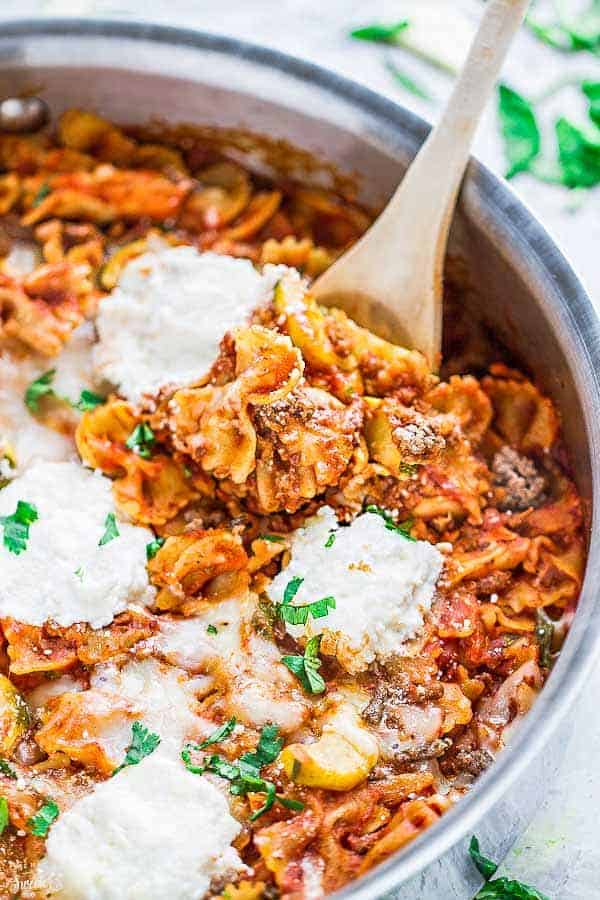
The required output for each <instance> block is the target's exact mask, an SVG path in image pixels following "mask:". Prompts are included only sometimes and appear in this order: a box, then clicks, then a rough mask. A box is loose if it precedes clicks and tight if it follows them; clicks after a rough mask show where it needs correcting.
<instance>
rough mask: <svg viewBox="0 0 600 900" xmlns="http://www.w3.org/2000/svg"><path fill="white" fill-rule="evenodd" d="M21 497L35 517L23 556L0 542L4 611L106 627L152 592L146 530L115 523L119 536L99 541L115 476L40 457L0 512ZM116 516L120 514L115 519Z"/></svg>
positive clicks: (38, 620) (7, 491)
mask: <svg viewBox="0 0 600 900" xmlns="http://www.w3.org/2000/svg"><path fill="white" fill-rule="evenodd" d="M19 500H22V501H24V502H26V503H30V504H33V505H34V506H35V507H36V509H37V513H38V518H37V520H36V521H35V522H33V524H32V525H30V527H29V538H28V540H27V548H26V550H25V551H23V552H22V553H20V554H19V555H15V554H14V553H12V552H10V551H9V549H8V548H7V547H6V546H5V545H4V543H2V544H0V571H1V572H2V578H1V579H0V615H1V616H11V617H13V618H15V619H19V620H20V621H22V622H28V623H30V624H32V625H42V624H43V623H44V622H45V621H47V620H48V619H52V620H54V621H55V622H57V623H58V624H59V625H61V626H63V627H64V626H68V625H73V624H74V623H75V622H87V623H89V624H90V625H91V626H92V627H93V628H100V627H102V626H103V625H108V624H109V623H110V622H111V621H112V619H113V617H114V616H115V615H116V614H117V613H119V612H123V610H124V609H125V608H126V607H127V605H128V604H129V603H130V602H134V601H137V602H139V603H143V604H144V603H149V602H151V601H152V599H153V597H154V593H155V592H154V589H153V588H152V587H150V585H149V581H148V573H147V570H146V544H148V543H149V542H150V541H151V540H152V539H153V535H152V533H151V532H150V531H149V530H148V529H147V528H141V527H138V526H137V525H129V524H128V523H126V522H121V521H118V522H117V527H118V530H119V536H118V537H116V538H115V539H114V540H111V541H109V542H108V543H106V544H104V545H103V546H99V543H98V542H99V541H100V539H101V538H102V536H103V534H104V532H105V528H106V520H107V516H108V515H109V513H113V514H114V512H115V510H114V506H113V501H112V488H111V482H110V480H109V479H108V478H105V477H104V476H103V475H100V474H99V473H98V472H91V471H89V470H88V469H84V468H83V467H82V466H81V465H79V464H78V463H75V462H62V463H60V462H59V463H51V462H38V463H35V464H34V465H32V466H31V468H29V469H27V471H26V472H25V473H24V474H23V475H21V476H19V477H17V478H15V479H13V480H12V481H11V482H10V483H9V484H8V485H7V486H6V487H5V488H4V489H3V490H2V491H0V516H10V515H12V514H13V513H14V512H15V510H16V507H17V503H18V501H19ZM117 518H118V517H117Z"/></svg>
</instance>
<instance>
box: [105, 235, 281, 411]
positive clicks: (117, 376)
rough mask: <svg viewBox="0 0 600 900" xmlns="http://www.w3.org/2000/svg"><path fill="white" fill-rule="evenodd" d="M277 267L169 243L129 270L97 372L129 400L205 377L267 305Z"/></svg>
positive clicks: (110, 306) (117, 293)
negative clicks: (226, 345) (228, 337)
mask: <svg viewBox="0 0 600 900" xmlns="http://www.w3.org/2000/svg"><path fill="white" fill-rule="evenodd" d="M278 277H279V269H278V268H277V267H273V266H271V267H268V266H267V267H265V273H264V274H263V275H261V274H260V273H259V272H257V271H256V269H255V268H254V266H253V265H252V263H251V262H249V261H248V260H244V259H233V258H231V257H227V256H220V255H219V254H216V253H198V251H197V250H195V249H194V248H193V247H169V246H167V245H164V244H163V243H162V242H159V243H156V244H155V245H154V246H153V247H152V249H151V250H150V251H149V252H147V253H144V254H143V255H142V256H140V257H138V258H137V259H134V260H132V261H131V262H130V263H129V264H128V265H127V266H126V268H125V269H124V271H123V274H122V275H121V278H120V281H119V284H118V286H117V287H116V288H115V290H114V291H113V293H112V295H111V296H110V297H108V298H106V299H105V300H103V302H102V303H101V305H100V312H99V314H98V318H97V320H96V325H97V328H98V334H99V342H98V345H97V346H96V348H95V350H94V357H95V363H96V370H97V372H98V374H99V375H100V376H101V377H103V378H105V379H106V380H107V381H109V382H111V383H112V384H114V385H116V386H118V388H119V390H120V393H121V394H122V395H123V396H124V397H126V398H127V399H128V400H132V401H135V402H139V401H140V400H141V399H142V396H143V395H144V394H153V393H156V392H157V391H158V390H159V389H160V388H161V387H163V386H165V385H168V384H171V385H183V384H189V383H190V382H192V381H194V380H197V379H198V378H200V377H201V376H202V375H204V374H205V373H206V372H207V371H208V370H209V369H210V367H211V365H212V364H213V362H214V361H215V359H216V357H217V353H218V348H219V344H220V342H221V339H222V337H223V335H224V334H225V333H226V332H227V331H229V330H230V329H231V328H232V327H234V326H236V325H242V324H243V323H244V322H245V321H246V320H247V319H248V316H249V313H250V312H251V310H252V309H254V308H255V307H256V306H258V305H259V304H261V303H262V302H264V301H265V300H267V299H268V298H269V297H270V296H271V294H272V291H273V286H274V284H275V282H276V280H277V278H278Z"/></svg>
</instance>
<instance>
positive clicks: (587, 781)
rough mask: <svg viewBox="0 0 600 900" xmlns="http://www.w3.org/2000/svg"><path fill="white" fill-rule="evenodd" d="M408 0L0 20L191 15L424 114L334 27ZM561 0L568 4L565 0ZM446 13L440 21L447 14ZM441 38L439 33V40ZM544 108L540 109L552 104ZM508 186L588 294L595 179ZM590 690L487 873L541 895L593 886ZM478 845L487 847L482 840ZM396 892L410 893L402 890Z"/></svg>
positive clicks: (402, 6)
mask: <svg viewBox="0 0 600 900" xmlns="http://www.w3.org/2000/svg"><path fill="white" fill-rule="evenodd" d="M415 2H419V3H425V2H429V0H411V2H409V0H370V2H369V3H368V4H365V3H364V2H359V0H325V2H324V0H153V2H152V3H147V2H143V0H5V3H4V4H3V7H2V10H1V11H0V27H1V19H2V18H4V19H12V18H17V17H19V18H21V17H27V16H36V15H46V16H52V15H55V16H59V15H66V16H97V17H107V18H125V19H132V18H135V19H144V20H151V21H155V22H161V23H168V24H178V25H186V26H189V27H197V28H199V29H202V30H204V31H214V32H218V33H222V34H230V35H234V36H236V37H239V38H243V39H246V40H250V41H253V42H256V43H262V44H267V45H270V46H274V47H277V48H278V49H280V50H283V51H286V52H289V53H292V54H294V55H296V56H301V57H305V58H307V59H310V60H312V61H314V62H317V63H319V64H321V65H324V66H326V67H328V68H330V69H335V70H337V71H339V72H341V73H342V74H344V75H347V76H348V77H350V78H354V79H355V80H357V81H360V82H362V83H363V84H366V85H368V86H369V87H371V88H373V89H374V90H376V91H379V92H381V93H383V94H387V95H388V96H390V97H391V98H392V99H395V100H396V101H397V102H399V103H403V104H404V105H406V106H408V107H410V108H412V109H413V110H415V111H416V112H418V113H420V114H421V115H423V116H424V117H425V118H429V119H435V117H436V115H437V113H438V112H439V109H440V105H441V104H442V103H443V101H444V98H445V97H446V96H447V94H448V92H449V90H450V87H451V79H450V78H448V77H447V76H445V75H443V74H441V73H438V72H436V71H434V70H432V69H431V67H429V66H427V65H426V64H422V63H420V62H418V61H416V60H414V59H413V58H411V57H408V56H407V55H406V54H405V53H403V52H402V51H399V50H395V49H394V50H389V49H388V48H384V47H380V46H376V45H372V44H363V43H359V42H352V41H350V40H348V39H347V37H346V35H347V32H348V30H349V29H350V28H351V27H356V26H358V25H361V24H366V23H367V22H370V21H374V20H377V19H380V20H383V21H392V22H393V21H397V20H398V19H401V18H402V17H403V13H405V12H407V11H409V10H410V7H411V5H412V4H414V3H415ZM439 2H441V5H442V6H444V5H445V4H446V5H447V7H446V13H447V11H448V8H450V9H451V11H452V12H454V11H455V10H456V8H457V7H464V11H465V12H466V13H467V14H469V13H472V12H473V10H476V9H477V6H478V5H479V4H478V2H477V0H464V3H457V2H456V0H439ZM542 2H543V0H542ZM573 3H574V4H575V5H576V0H573ZM407 8H408V9H407ZM449 23H450V25H449V29H451V28H452V27H453V26H452V17H450V19H449ZM453 39H454V38H453V36H452V35H451V34H449V35H448V40H449V41H450V42H452V41H453ZM388 54H392V55H393V58H394V59H395V60H397V62H398V64H399V65H401V66H402V69H403V71H407V72H410V73H411V75H412V76H413V78H415V79H418V80H419V82H420V83H422V84H426V85H427V86H428V87H430V88H431V92H432V93H433V95H434V98H435V100H434V102H426V101H422V100H419V99H418V98H415V97H414V96H412V95H411V94H408V93H407V92H406V91H404V90H403V89H402V88H400V87H398V86H397V85H396V84H395V83H394V81H393V80H392V78H391V76H390V74H389V72H387V70H386V68H385V66H384V59H385V57H386V55H388ZM569 76H580V77H586V78H592V79H595V80H600V60H599V59H598V58H597V57H592V56H591V55H589V54H579V55H576V56H573V57H566V56H563V55H560V54H558V53H556V52H554V51H551V50H548V49H546V48H545V47H542V46H541V45H540V44H539V43H538V42H536V41H535V40H534V39H533V38H532V37H531V36H529V35H528V34H525V33H524V34H522V35H520V36H519V38H518V40H517V44H516V46H515V48H514V50H513V53H512V55H511V58H510V60H509V62H508V64H507V66H506V71H505V80H506V81H508V82H509V83H510V84H511V86H513V87H515V89H517V90H519V91H521V92H523V93H524V94H527V95H529V96H536V95H537V94H538V93H539V92H541V91H543V90H545V88H546V87H547V86H548V84H550V83H551V82H552V81H553V80H556V79H559V78H561V79H562V78H563V77H569ZM578 103H579V105H580V106H581V109H583V105H582V104H581V101H580V100H578V99H577V97H576V95H575V92H573V94H572V95H569V94H568V93H567V94H566V95H565V94H564V93H563V94H561V95H560V98H559V100H557V101H556V103H555V105H556V108H557V114H558V108H559V107H560V109H561V111H562V112H564V111H565V110H566V112H567V114H568V115H569V116H573V117H576V114H577V104H578ZM548 112H549V114H550V115H551V114H552V112H553V109H552V107H551V108H550V110H549V111H548ZM475 153H476V155H478V156H479V157H480V158H481V159H482V160H483V161H484V162H485V163H487V164H488V165H489V166H490V167H491V168H492V169H493V170H495V171H496V172H498V173H502V171H503V158H502V148H501V144H500V141H499V139H498V131H497V121H496V115H495V110H494V109H493V108H490V109H489V110H488V113H487V116H486V118H485V121H484V123H483V124H482V127H481V129H480V131H479V134H478V136H477V140H476V144H475ZM513 186H514V188H515V189H516V191H517V193H518V194H519V195H520V196H521V198H522V199H523V200H525V202H526V203H527V204H528V205H529V206H530V207H531V208H532V210H533V211H534V213H535V214H536V215H537V216H538V218H539V219H541V221H542V222H543V223H544V225H545V226H546V228H547V229H548V230H549V232H550V233H551V235H552V236H553V237H554V239H555V240H556V241H557V243H558V244H559V246H560V247H561V248H562V249H563V251H564V252H565V254H566V256H567V257H568V258H569V259H570V261H571V263H572V264H573V266H574V268H575V270H576V271H577V273H578V274H579V276H580V277H581V279H582V281H583V283H584V285H585V286H586V287H587V289H588V291H589V293H590V295H591V297H592V298H593V299H594V301H595V302H596V303H598V304H600V266H599V265H598V260H597V256H598V248H599V247H600V190H599V189H597V190H596V191H594V192H590V193H589V194H588V195H587V196H585V197H583V198H582V199H581V201H579V200H577V201H576V202H575V201H574V198H573V197H571V196H569V194H568V193H567V192H566V191H565V190H564V189H562V188H556V187H552V186H548V185H543V184H540V183H539V182H537V181H534V180H533V179H532V178H530V177H528V176H522V177H520V178H517V179H516V180H515V181H514V182H513ZM599 694H600V663H599V665H598V666H597V668H596V671H595V673H594V675H593V677H592V678H591V680H590V684H589V685H588V687H587V689H586V691H585V693H584V694H583V696H582V697H581V698H580V700H579V704H578V707H577V709H576V710H575V711H574V713H573V716H572V719H571V722H570V727H569V730H568V732H567V735H566V737H565V739H566V741H567V747H566V751H565V754H564V763H563V766H562V771H561V775H560V777H559V779H558V780H556V781H555V782H554V783H552V784H549V785H548V792H547V796H546V801H545V803H544V804H543V806H542V807H541V809H540V810H539V811H538V813H537V815H536V817H535V819H534V820H533V822H532V823H531V825H530V826H529V828H528V829H527V831H526V832H525V834H524V835H523V836H522V838H521V839H520V840H519V841H518V842H517V844H516V845H515V846H514V847H513V848H512V850H511V851H510V853H509V854H508V856H507V858H506V859H505V861H504V864H503V866H502V868H501V870H500V873H499V874H507V875H510V876H511V877H514V878H521V879H522V880H524V881H526V882H528V883H530V884H533V885H535V886H536V887H538V889H539V890H542V891H544V892H545V893H547V894H548V896H549V897H550V898H551V900H593V898H599V897H600V850H599V844H598V838H597V831H596V828H597V820H596V817H597V815H598V812H597V811H598V809H599V808H600V716H598V715H597V697H598V695H599ZM485 849H486V850H488V851H489V852H490V855H493V848H485ZM402 897H403V898H404V897H405V894H404V893H403V894H402ZM406 900H413V898H410V897H407V896H406ZM414 900H417V896H416V895H415V898H414ZM419 900H421V898H419ZM440 900H441V898H440ZM465 900H467V898H465Z"/></svg>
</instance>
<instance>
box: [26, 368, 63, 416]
mask: <svg viewBox="0 0 600 900" xmlns="http://www.w3.org/2000/svg"><path fill="white" fill-rule="evenodd" d="M55 375H56V369H49V371H48V372H44V374H43V375H40V377H39V378H36V379H35V381H32V382H31V384H30V385H29V387H28V388H27V390H26V391H25V406H26V407H27V409H29V410H30V411H31V412H34V413H36V412H38V411H39V408H40V406H39V404H40V400H41V399H42V397H47V396H49V395H53V394H54V388H53V387H52V382H53V380H54V376H55Z"/></svg>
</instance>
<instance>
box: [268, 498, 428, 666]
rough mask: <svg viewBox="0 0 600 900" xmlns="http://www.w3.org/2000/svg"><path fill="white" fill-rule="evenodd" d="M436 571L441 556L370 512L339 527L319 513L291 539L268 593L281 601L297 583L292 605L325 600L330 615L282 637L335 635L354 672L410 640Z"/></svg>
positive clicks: (419, 622) (331, 515)
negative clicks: (329, 605)
mask: <svg viewBox="0 0 600 900" xmlns="http://www.w3.org/2000/svg"><path fill="white" fill-rule="evenodd" d="M331 534H333V535H334V538H333V543H331V541H330V540H329V538H330V535H331ZM327 543H329V544H330V546H328V547H326V546H325V545H326V544H327ZM442 565H443V557H442V554H441V553H440V552H439V550H437V549H436V548H435V547H434V546H433V545H432V544H430V543H428V542H427V541H410V540H407V539H406V538H404V537H402V535H400V534H398V533H396V532H394V531H392V530H390V529H388V528H386V527H385V522H384V520H383V519H382V517H381V516H379V515H377V514H375V513H364V514H363V515H361V516H358V518H357V519H355V520H354V522H353V523H352V524H351V525H349V526H348V527H341V528H340V527H339V526H338V523H337V520H336V518H335V514H334V513H333V510H332V509H330V508H329V507H323V508H322V509H321V510H319V512H318V514H317V515H316V516H315V517H314V518H313V519H312V520H311V521H310V522H309V523H308V524H307V525H306V527H305V528H300V529H299V530H298V531H297V532H296V534H295V535H294V537H293V539H292V547H291V559H290V563H289V565H288V566H287V567H286V568H285V569H283V570H282V571H281V572H280V573H279V574H278V575H277V576H276V577H275V578H274V579H273V581H272V583H271V585H270V586H269V588H268V594H269V596H270V598H271V600H272V601H273V602H274V603H281V602H282V601H283V595H284V591H285V588H286V585H287V584H288V583H289V582H290V581H291V579H292V578H295V577H299V578H302V579H303V581H302V584H301V585H300V588H299V590H298V592H297V594H296V595H295V597H294V599H293V601H292V603H293V604H294V605H300V606H302V605H304V604H307V603H311V602H313V601H315V600H320V599H322V598H324V597H333V598H334V599H335V609H329V611H328V614H327V615H326V616H325V617H323V618H319V619H313V618H311V617H309V619H308V621H307V623H306V625H289V624H286V628H287V631H288V633H289V634H291V635H293V636H294V637H295V638H299V637H302V636H303V635H311V634H321V633H323V632H325V631H328V632H332V633H335V634H341V635H343V637H344V641H345V643H346V645H347V646H348V648H349V649H350V651H351V656H354V659H352V658H350V659H349V660H346V659H343V660H342V659H340V661H341V662H342V663H343V664H344V665H345V666H346V668H348V669H349V670H351V671H360V670H361V669H364V668H366V666H367V665H368V664H369V663H370V662H372V661H373V660H374V659H375V657H376V656H380V657H386V656H389V655H390V654H391V653H394V652H397V651H398V650H400V649H401V647H402V644H403V642H405V641H406V640H408V639H409V638H412V637H414V636H415V635H416V634H417V632H418V631H419V629H420V628H421V627H422V625H423V615H424V613H425V612H426V611H427V610H428V609H429V608H430V607H431V603H432V601H433V596H434V593H435V586H436V583H437V580H438V578H439V575H440V572H441V570H442Z"/></svg>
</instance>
